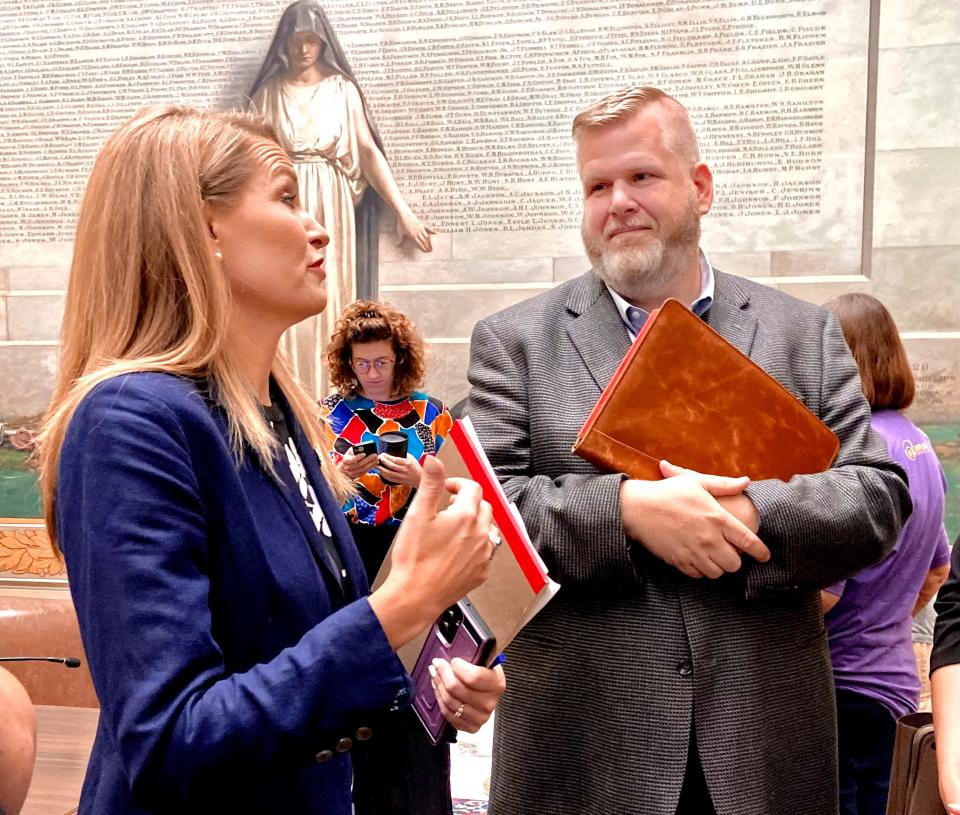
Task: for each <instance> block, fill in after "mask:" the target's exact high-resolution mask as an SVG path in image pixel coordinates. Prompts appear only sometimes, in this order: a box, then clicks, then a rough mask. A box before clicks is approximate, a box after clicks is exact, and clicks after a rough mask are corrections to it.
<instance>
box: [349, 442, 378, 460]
mask: <svg viewBox="0 0 960 815" xmlns="http://www.w3.org/2000/svg"><path fill="white" fill-rule="evenodd" d="M353 454H354V455H355V456H375V455H376V454H377V443H376V442H375V441H365V442H362V443H361V444H355V445H353Z"/></svg>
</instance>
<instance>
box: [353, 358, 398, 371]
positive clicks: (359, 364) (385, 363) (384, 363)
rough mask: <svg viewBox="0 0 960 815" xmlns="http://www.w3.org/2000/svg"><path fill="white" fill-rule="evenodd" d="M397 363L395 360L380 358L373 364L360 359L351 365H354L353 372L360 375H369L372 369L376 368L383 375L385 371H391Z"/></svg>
mask: <svg viewBox="0 0 960 815" xmlns="http://www.w3.org/2000/svg"><path fill="white" fill-rule="evenodd" d="M395 361H396V360H393V359H387V358H386V357H380V359H375V360H374V361H373V362H368V361H367V360H365V359H360V360H356V361H354V362H353V363H351V364H352V365H353V370H355V371H356V372H357V373H358V374H368V373H370V369H371V368H376V369H377V370H378V371H379V372H381V373H383V372H384V371H389V370H390V369H391V368H392V367H393V363H394V362H395Z"/></svg>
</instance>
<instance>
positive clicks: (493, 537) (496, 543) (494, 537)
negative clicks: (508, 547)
mask: <svg viewBox="0 0 960 815" xmlns="http://www.w3.org/2000/svg"><path fill="white" fill-rule="evenodd" d="M487 540H488V541H490V543H492V544H493V548H492V549H491V550H490V558H491V560H492V559H493V556H494V555H495V554H496V553H497V549H499V548H500V544H501V543H503V538H501V537H500V530H498V529H497V528H496V527H495V526H491V527H490V531H489V532H487Z"/></svg>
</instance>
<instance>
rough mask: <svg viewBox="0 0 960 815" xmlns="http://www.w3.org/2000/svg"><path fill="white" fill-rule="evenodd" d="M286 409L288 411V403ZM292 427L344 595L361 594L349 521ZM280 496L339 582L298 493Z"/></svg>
mask: <svg viewBox="0 0 960 815" xmlns="http://www.w3.org/2000/svg"><path fill="white" fill-rule="evenodd" d="M287 410H288V411H289V407H288V408H287ZM287 415H288V416H290V415H292V413H290V412H288V413H287ZM292 431H293V432H292V434H291V435H292V438H293V443H294V444H295V445H296V447H297V452H298V453H299V454H300V459H301V461H303V466H304V469H305V470H306V471H307V478H308V479H309V481H310V483H311V484H312V485H313V491H314V493H316V496H317V502H318V503H319V504H320V509H321V511H322V512H323V515H324V517H325V518H326V519H327V524H328V526H329V527H330V532H331V533H332V534H331V536H332V538H333V545H334V546H336V548H337V554H339V555H340V561H341V562H342V563H343V567H344V569H346V572H347V580H346V583H343V584H342V585H343V587H344V589H345V593H346V597H347V598H348V599H353V598H356V597H362V596H364V595H365V594H366V593H367V591H368V586H367V578H366V574H365V572H364V570H363V562H362V561H361V560H360V555H359V553H358V552H357V547H356V545H355V544H354V542H353V533H352V532H351V531H350V524H349V523H348V522H347V519H346V518H345V517H344V515H343V511H342V509H341V508H340V505H339V504H338V503H337V499H336V498H335V497H334V495H333V491H332V490H331V489H330V487H329V485H328V484H327V480H326V479H325V478H324V477H323V470H322V469H321V467H320V459H319V458H318V457H317V455H318V453H317V451H316V450H314V449H313V448H312V447H311V446H310V443H309V442H308V441H307V437H306V435H305V434H304V432H303V430H302V429H301V427H300V426H299V424H296V425H294V427H293V428H292ZM321 455H322V453H321ZM284 496H285V497H286V498H287V500H288V501H289V503H290V504H291V506H292V507H293V510H294V512H295V513H296V515H297V520H299V521H300V525H301V526H302V527H303V528H304V531H305V532H306V534H307V535H308V536H309V540H310V545H311V546H313V548H314V550H315V551H316V552H317V553H318V554H319V556H320V557H319V560H320V562H321V563H322V564H323V566H324V568H325V569H326V570H327V571H328V572H329V573H330V574H331V576H333V577H334V579H335V580H336V583H337V584H341V583H342V578H341V576H340V575H339V574H337V573H336V570H335V565H334V564H333V563H332V562H331V561H330V558H329V557H328V556H327V554H326V552H325V551H324V548H323V544H322V543H321V541H320V536H319V535H318V534H317V528H316V526H315V525H314V523H313V519H312V518H311V517H310V515H309V514H308V513H307V508H306V505H305V504H304V501H303V498H302V497H301V496H300V495H293V494H291V492H290V491H289V490H284Z"/></svg>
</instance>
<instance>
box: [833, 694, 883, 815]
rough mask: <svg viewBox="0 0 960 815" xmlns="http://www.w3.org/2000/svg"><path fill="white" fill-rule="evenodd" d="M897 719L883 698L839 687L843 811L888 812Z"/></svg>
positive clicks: (855, 814) (860, 814)
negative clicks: (885, 704)
mask: <svg viewBox="0 0 960 815" xmlns="http://www.w3.org/2000/svg"><path fill="white" fill-rule="evenodd" d="M896 728H897V723H896V720H895V719H894V718H893V714H892V713H891V712H890V711H889V710H887V708H885V707H884V706H883V705H881V704H880V703H879V702H877V701H875V700H873V699H870V698H869V697H867V696H863V695H862V694H859V693H853V692H852V691H848V690H838V691H837V736H838V746H839V758H840V812H841V813H842V815H885V813H886V811H887V791H888V789H889V787H890V765H891V763H892V762H893V740H894V736H895V734H896Z"/></svg>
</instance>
